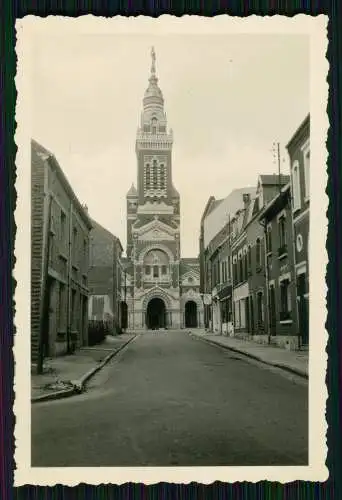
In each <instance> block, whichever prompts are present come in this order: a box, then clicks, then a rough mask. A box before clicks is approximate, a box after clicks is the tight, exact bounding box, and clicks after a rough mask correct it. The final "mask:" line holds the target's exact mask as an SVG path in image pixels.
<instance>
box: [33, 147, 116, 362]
mask: <svg viewBox="0 0 342 500" xmlns="http://www.w3.org/2000/svg"><path fill="white" fill-rule="evenodd" d="M104 235H105V236H104ZM109 247H111V249H112V250H109ZM121 253H122V246H121V243H120V241H119V240H118V238H116V237H115V236H114V235H112V234H111V233H109V231H107V230H105V229H104V228H102V227H101V226H100V225H99V224H97V223H96V222H95V221H93V220H92V219H91V218H90V216H89V214H88V210H87V207H86V206H83V205H82V204H81V203H80V201H79V200H78V198H77V196H76V195H75V192H74V190H73V189H72V187H71V185H70V183H69V182H68V180H67V178H66V176H65V174H64V173H63V170H62V168H61V166H60V165H59V163H58V161H57V160H56V158H55V156H54V155H53V154H52V153H51V152H50V151H48V150H47V149H46V148H44V147H43V146H41V145H40V144H39V143H38V142H36V141H33V140H32V141H31V359H32V362H33V363H37V362H38V363H40V364H41V363H42V359H44V358H45V357H51V356H56V355H60V354H64V353H67V352H69V353H70V352H73V351H74V350H75V349H77V348H78V347H80V346H84V345H87V344H88V323H89V319H90V320H91V321H104V320H106V321H107V322H108V321H109V322H110V324H111V325H112V330H115V331H117V330H118V329H120V327H121V316H120V306H119V303H120V300H121V267H122V265H121V260H120V259H121ZM109 274H110V275H111V279H109ZM110 284H111V289H110V290H109V289H108V286H109V285H110ZM108 297H110V298H109V299H108ZM107 299H108V300H107ZM106 301H107V302H109V305H108V304H107V302H106ZM105 303H106V305H108V307H107V309H108V312H109V314H108V315H107V316H105V312H104V310H105V309H106V308H105V307H104V304H105Z"/></svg>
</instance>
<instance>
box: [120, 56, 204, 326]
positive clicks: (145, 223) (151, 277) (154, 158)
mask: <svg viewBox="0 0 342 500" xmlns="http://www.w3.org/2000/svg"><path fill="white" fill-rule="evenodd" d="M151 56H152V64H151V74H150V78H149V83H148V88H147V90H146V91H145V95H144V98H143V110H142V113H141V119H140V126H139V127H138V130H137V136H136V145H135V149H136V157H137V184H136V186H135V185H134V184H132V186H131V188H130V189H129V191H128V193H127V195H126V208H127V251H126V253H127V258H126V260H125V271H124V273H123V275H122V276H123V278H122V294H121V295H122V299H123V301H122V304H121V306H122V315H123V316H122V317H123V318H124V319H123V321H122V323H123V326H124V327H127V328H128V329H130V330H146V329H179V328H195V327H200V326H202V325H203V303H202V299H201V296H200V293H199V286H200V273H199V261H198V259H197V258H185V259H182V258H181V242H180V196H179V193H178V191H177V190H176V188H175V187H174V184H173V180H172V146H173V133H172V130H171V129H168V124H167V118H166V113H165V111H164V98H163V94H162V92H161V90H160V88H159V86H158V78H157V75H156V64H155V63H156V61H155V52H154V49H152V52H151Z"/></svg>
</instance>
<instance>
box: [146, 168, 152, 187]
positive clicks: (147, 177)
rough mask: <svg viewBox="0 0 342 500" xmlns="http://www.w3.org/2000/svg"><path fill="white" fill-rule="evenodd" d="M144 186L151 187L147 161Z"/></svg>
mask: <svg viewBox="0 0 342 500" xmlns="http://www.w3.org/2000/svg"><path fill="white" fill-rule="evenodd" d="M145 186H146V189H150V188H151V170H150V164H149V163H146V167H145Z"/></svg>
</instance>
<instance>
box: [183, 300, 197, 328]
mask: <svg viewBox="0 0 342 500" xmlns="http://www.w3.org/2000/svg"><path fill="white" fill-rule="evenodd" d="M185 328H197V304H196V302H194V301H193V300H189V301H188V302H187V303H186V304H185Z"/></svg>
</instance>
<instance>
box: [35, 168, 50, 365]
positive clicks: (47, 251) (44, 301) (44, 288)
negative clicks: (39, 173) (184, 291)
mask: <svg viewBox="0 0 342 500" xmlns="http://www.w3.org/2000/svg"><path fill="white" fill-rule="evenodd" d="M46 175H47V174H46ZM51 204H52V198H51V194H50V193H49V192H48V193H47V221H46V229H45V235H44V240H45V248H44V254H43V273H42V274H43V276H42V288H41V299H40V311H39V319H40V325H39V341H38V360H37V374H38V375H41V374H42V373H43V364H44V327H45V312H46V305H47V301H48V298H47V291H48V290H47V282H48V270H49V259H50V230H51Z"/></svg>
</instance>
